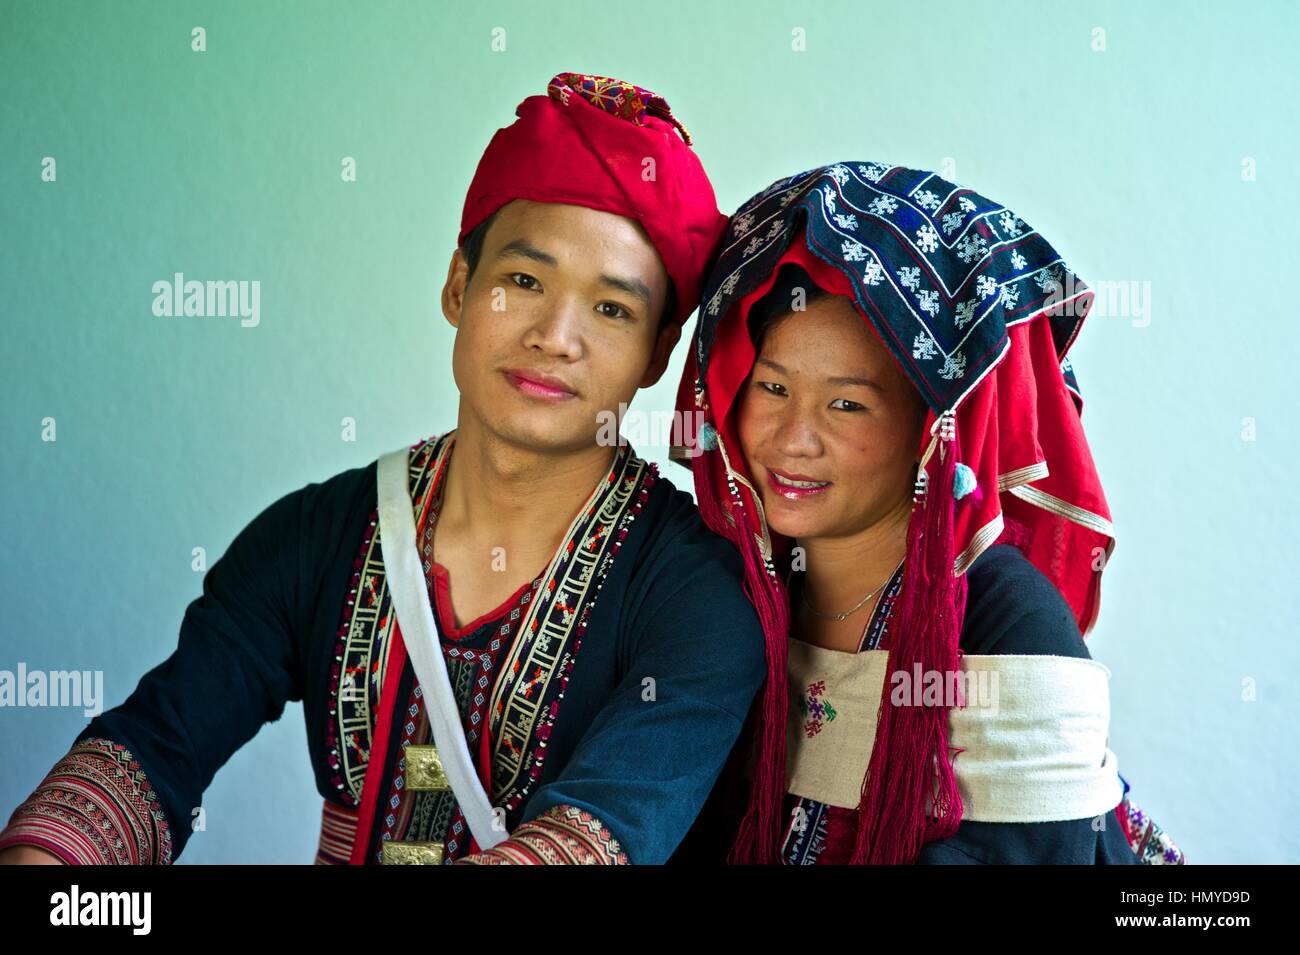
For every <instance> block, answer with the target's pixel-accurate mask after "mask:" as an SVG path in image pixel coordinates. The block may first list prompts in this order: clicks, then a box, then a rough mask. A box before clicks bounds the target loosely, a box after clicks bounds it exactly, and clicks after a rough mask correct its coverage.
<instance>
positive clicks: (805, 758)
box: [786, 640, 1123, 822]
mask: <svg viewBox="0 0 1300 955" xmlns="http://www.w3.org/2000/svg"><path fill="white" fill-rule="evenodd" d="M888 659H889V653H888V652H887V651H885V650H866V651H863V652H861V653H845V652H843V651H839V650H827V649H823V648H821V647H816V646H813V645H812V644H809V643H805V642H803V641H801V640H791V641H790V663H789V673H790V696H791V699H790V719H789V725H788V727H787V730H788V732H787V742H788V749H787V757H786V775H787V779H788V786H787V789H788V791H789V792H792V793H796V794H797V795H800V796H805V797H807V798H810V799H815V800H817V801H819V802H823V803H826V804H828V805H831V806H840V807H844V808H856V807H857V805H858V802H859V799H860V797H861V789H862V778H863V775H864V774H865V772H866V769H867V764H868V762H869V761H870V758H871V750H872V746H873V744H874V742H875V737H876V724H877V718H878V714H879V709H880V704H881V694H882V692H886V691H888V692H889V693H891V695H892V696H893V697H894V699H895V700H897V701H905V702H908V703H911V704H917V703H920V702H922V701H923V700H924V699H925V695H924V694H925V688H926V686H927V681H926V680H925V679H924V678H923V677H924V675H923V674H921V673H920V672H919V667H917V669H916V670H913V671H912V672H910V673H907V672H900V673H899V674H897V675H896V676H895V679H892V680H890V681H889V687H888V690H886V679H885V676H886V667H887V663H888ZM960 673H961V677H960V682H961V686H962V688H963V692H964V699H965V702H966V705H965V707H964V708H955V707H954V708H951V710H950V713H949V724H948V726H949V742H950V743H951V745H952V746H954V747H961V748H962V749H963V750H964V751H963V752H960V753H959V754H958V755H957V756H956V757H955V759H954V763H953V766H954V770H955V773H956V777H957V785H958V788H959V790H960V792H961V798H962V806H963V811H962V818H963V819H969V820H972V821H974V822H1051V821H1055V820H1065V819H1083V818H1087V817H1093V816H1099V815H1101V814H1103V813H1106V812H1109V811H1110V810H1112V809H1114V808H1115V806H1117V805H1118V804H1119V802H1120V799H1121V798H1122V796H1123V791H1122V789H1121V783H1120V779H1119V771H1118V769H1119V767H1118V762H1117V760H1116V758H1115V754H1114V753H1113V752H1111V750H1110V748H1109V742H1110V739H1109V728H1110V695H1109V685H1108V681H1109V679H1110V670H1109V669H1107V668H1106V667H1105V666H1103V665H1102V664H1100V663H1098V662H1097V661H1095V660H1090V659H1086V658H1076V657H1058V656H1037V655H1014V654H1005V655H1002V654H994V655H977V656H963V657H962V658H961V667H960ZM957 681H958V678H957V677H956V676H955V675H954V677H953V679H952V680H951V683H953V684H956V683H957ZM947 682H948V681H942V680H940V679H939V678H938V675H937V674H936V675H935V676H934V677H933V679H932V680H931V681H930V687H931V692H932V693H942V694H943V695H939V696H933V697H932V699H933V700H935V701H936V702H937V701H944V702H945V703H947V704H949V705H951V703H952V701H953V700H955V699H956V698H955V697H953V696H951V695H950V694H949V693H948V692H947V691H948V689H949V688H948V686H947V685H946V684H947ZM801 704H802V707H803V710H804V711H803V712H801ZM886 705H890V704H889V703H888V702H887V703H886Z"/></svg>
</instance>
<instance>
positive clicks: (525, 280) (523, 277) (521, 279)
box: [510, 272, 537, 290]
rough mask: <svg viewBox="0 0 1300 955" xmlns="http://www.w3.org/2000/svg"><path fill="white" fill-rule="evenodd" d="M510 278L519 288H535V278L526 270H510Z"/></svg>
mask: <svg viewBox="0 0 1300 955" xmlns="http://www.w3.org/2000/svg"><path fill="white" fill-rule="evenodd" d="M510 280H511V281H512V282H514V283H515V284H516V285H518V286H519V287H520V288H526V289H530V290H531V289H535V288H537V279H535V278H533V277H532V276H531V275H529V274H528V273H527V272H512V273H511V274H510Z"/></svg>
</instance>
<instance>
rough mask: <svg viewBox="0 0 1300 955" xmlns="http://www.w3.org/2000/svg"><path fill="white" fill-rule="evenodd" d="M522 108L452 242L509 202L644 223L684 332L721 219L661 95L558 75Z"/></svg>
mask: <svg viewBox="0 0 1300 955" xmlns="http://www.w3.org/2000/svg"><path fill="white" fill-rule="evenodd" d="M546 92H547V95H546V96H530V97H528V98H527V99H525V100H524V101H523V102H522V103H520V104H519V106H518V108H517V109H516V110H515V115H516V116H518V117H519V119H518V120H517V121H516V122H515V123H513V124H512V125H510V126H507V127H505V128H504V129H499V130H497V132H496V135H494V136H493V137H492V142H490V143H488V148H487V151H486V152H484V153H483V158H482V159H480V160H479V164H478V170H477V171H476V172H475V173H474V181H473V182H472V183H470V187H469V194H468V195H467V196H466V197H465V211H464V213H463V214H462V215H461V221H460V235H459V237H458V238H457V242H458V243H463V242H464V241H465V236H466V235H468V234H469V233H470V232H471V231H472V230H473V229H474V227H475V226H477V225H478V224H479V223H481V222H482V221H483V220H484V219H486V218H487V217H488V216H490V215H491V214H492V213H494V212H496V211H497V210H498V209H500V208H501V207H502V206H504V205H505V204H506V203H507V202H510V201H511V200H513V199H531V200H533V201H534V202H562V203H567V204H569V205H575V206H586V207H588V208H591V209H599V210H600V211H602V212H612V213H614V214H615V215H620V216H625V217H626V218H628V219H634V220H636V221H637V222H639V223H641V226H642V227H643V228H644V229H645V231H646V234H647V235H649V236H650V241H651V242H652V243H653V244H654V247H655V249H656V250H657V251H658V252H659V257H660V259H662V260H663V264H664V268H665V269H666V270H667V272H668V276H669V278H671V279H672V281H673V287H674V290H675V291H676V293H677V313H676V315H675V316H674V318H675V319H676V321H677V323H678V324H679V325H680V324H682V323H684V322H685V321H686V319H687V318H688V317H689V316H690V314H691V312H693V311H695V307H696V306H697V305H698V304H699V300H700V289H701V286H702V284H703V282H704V274H705V270H706V269H707V268H708V266H709V263H710V260H711V259H712V257H713V253H714V252H715V251H716V249H717V245H718V242H719V240H720V239H721V237H722V231H723V229H724V228H725V227H726V224H727V218H726V216H724V215H723V214H722V213H721V212H719V211H718V203H717V199H716V198H715V197H714V195H713V186H712V185H711V184H710V183H709V177H708V176H706V175H705V174H704V167H703V166H701V165H700V160H699V159H698V158H697V157H696V155H695V151H694V150H692V149H691V148H690V142H691V137H690V134H689V133H688V132H687V131H686V127H685V126H683V125H682V123H681V121H680V120H678V119H677V118H676V117H675V116H673V114H672V110H671V109H669V107H668V104H667V103H666V102H665V101H664V99H663V97H661V96H657V95H655V94H654V93H651V92H650V91H649V90H646V89H642V88H641V87H639V86H634V85H632V84H631V83H625V82H623V81H622V80H615V79H610V78H608V77H604V76H588V75H586V74H583V73H561V74H559V75H558V76H556V77H555V78H554V79H552V80H551V82H550V84H549V85H548V86H547V89H546Z"/></svg>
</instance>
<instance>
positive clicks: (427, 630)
mask: <svg viewBox="0 0 1300 955" xmlns="http://www.w3.org/2000/svg"><path fill="white" fill-rule="evenodd" d="M409 471H410V465H409V463H408V451H407V449H406V448H401V449H399V450H397V451H393V452H391V453H389V454H385V455H383V456H382V457H380V458H379V462H378V465H377V470H376V481H377V483H378V485H379V542H380V548H381V550H382V551H383V555H384V570H385V571H386V572H387V574H388V592H389V593H390V594H391V595H392V598H393V609H394V611H395V612H396V613H397V621H398V623H399V624H400V625H401V629H402V641H403V643H405V644H406V652H407V655H408V656H410V658H411V666H412V668H413V669H414V670H415V676H416V679H417V680H419V682H420V689H421V691H422V692H423V693H424V704H425V708H426V711H427V712H428V714H429V728H430V730H431V731H432V733H433V742H434V745H435V746H436V747H437V748H438V756H439V758H440V759H441V760H442V769H443V772H444V773H446V775H447V781H448V782H449V783H450V784H451V789H452V792H453V793H455V794H456V802H457V803H458V804H459V805H460V808H461V811H462V812H463V813H464V814H465V822H466V823H467V824H468V825H469V829H470V832H472V833H473V834H474V839H475V840H476V841H477V842H478V844H479V848H480V849H491V848H492V847H493V846H495V845H497V843H499V842H501V841H503V840H504V839H505V838H506V836H507V833H506V831H505V828H504V826H500V825H493V822H494V818H495V817H494V816H493V810H492V803H491V801H490V800H489V799H488V795H487V793H486V792H485V791H484V790H483V784H482V783H481V782H480V781H479V778H478V774H477V773H476V772H475V771H474V761H473V759H472V758H471V757H470V753H469V745H468V744H467V743H466V742H465V729H464V727H463V726H462V724H461V719H460V708H459V707H458V706H457V705H456V697H455V695H454V694H453V693H452V689H451V680H450V678H449V677H448V676H447V661H445V660H444V659H443V658H442V644H441V642H440V641H439V639H438V630H437V624H436V623H435V621H434V618H433V609H432V607H430V605H429V587H428V584H427V583H426V582H425V576H424V568H423V567H422V566H421V564H420V554H419V552H418V551H417V550H416V545H415V517H414V515H413V513H412V511H413V508H414V505H413V504H412V502H411V492H410V488H409V484H408V474H409ZM393 679H396V677H393Z"/></svg>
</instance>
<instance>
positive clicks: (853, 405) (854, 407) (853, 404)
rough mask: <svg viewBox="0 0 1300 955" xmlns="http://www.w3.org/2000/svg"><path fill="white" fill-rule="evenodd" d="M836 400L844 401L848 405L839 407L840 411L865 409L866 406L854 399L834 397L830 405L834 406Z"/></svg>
mask: <svg viewBox="0 0 1300 955" xmlns="http://www.w3.org/2000/svg"><path fill="white" fill-rule="evenodd" d="M838 401H842V402H844V404H846V405H849V407H847V408H840V409H839V410H840V411H865V410H866V407H865V406H864V405H860V404H858V403H857V402H856V401H849V399H848V398H836V399H835V401H832V402H831V407H834V406H835V403H836V402H838Z"/></svg>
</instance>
